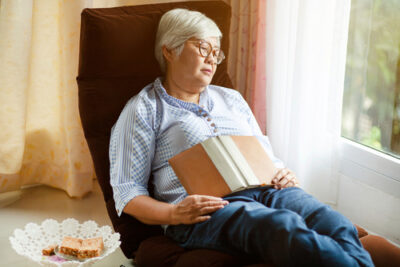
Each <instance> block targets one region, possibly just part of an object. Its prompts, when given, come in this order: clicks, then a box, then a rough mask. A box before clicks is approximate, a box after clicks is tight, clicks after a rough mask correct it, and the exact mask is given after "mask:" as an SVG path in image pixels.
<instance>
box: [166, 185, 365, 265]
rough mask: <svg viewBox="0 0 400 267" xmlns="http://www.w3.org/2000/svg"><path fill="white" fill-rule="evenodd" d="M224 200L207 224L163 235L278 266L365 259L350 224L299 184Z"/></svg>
mask: <svg viewBox="0 0 400 267" xmlns="http://www.w3.org/2000/svg"><path fill="white" fill-rule="evenodd" d="M225 199H226V200H228V201H229V204H228V205H227V206H225V207H224V208H222V209H220V210H218V211H216V212H215V213H213V214H212V216H211V218H210V219H209V220H207V221H206V222H203V223H198V224H195V225H178V226H170V227H168V230H167V235H169V236H170V237H172V238H173V239H175V240H176V241H178V242H179V243H180V244H181V245H182V246H183V247H186V248H209V249H217V250H221V251H225V252H228V253H234V254H237V253H245V254H253V255H258V256H259V257H261V258H263V259H264V260H265V261H269V260H272V261H273V262H274V263H277V264H279V265H292V264H293V262H292V260H293V259H294V258H298V257H301V258H302V259H303V260H305V261H306V262H308V263H310V262H314V263H318V264H319V265H323V264H322V262H321V261H324V260H328V259H329V260H333V262H334V263H335V259H331V258H337V257H341V258H343V259H341V260H339V261H336V263H335V264H336V265H337V264H341V265H344V264H345V263H350V262H353V263H354V262H355V261H354V259H353V258H354V257H356V258H358V257H361V258H365V257H366V255H364V254H365V253H366V252H365V253H364V251H363V249H362V247H361V244H360V243H359V241H358V238H357V232H356V229H355V228H354V226H353V225H352V224H351V222H350V221H348V220H347V219H346V218H345V217H344V216H342V215H340V214H339V213H337V212H335V211H333V210H332V209H331V208H330V207H329V206H327V205H324V204H322V203H320V202H319V201H318V200H316V199H315V198H313V197H312V196H310V195H309V194H307V193H305V192H304V191H303V190H301V189H300V188H287V189H283V190H276V189H273V188H271V187H263V188H254V189H249V190H245V191H241V192H236V193H233V194H231V195H229V196H227V197H225ZM348 253H350V254H354V255H351V256H349V255H347V254H348ZM307 255H308V256H307ZM368 260H369V259H368V257H367V258H365V265H366V266H368ZM297 262H298V264H300V263H301V262H300V261H297ZM345 265H346V264H345ZM347 265H348V266H350V265H353V264H347ZM332 266H334V265H332ZM355 266H356V265H355Z"/></svg>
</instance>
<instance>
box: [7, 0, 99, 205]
mask: <svg viewBox="0 0 400 267" xmlns="http://www.w3.org/2000/svg"><path fill="white" fill-rule="evenodd" d="M89 4H90V1H61V0H60V1H54V0H36V1H33V0H24V1H15V0H2V1H1V6H0V36H1V37H0V129H1V130H0V192H5V191H11V190H17V189H20V188H21V186H23V185H29V184H36V183H40V184H46V185H50V186H52V187H56V188H61V189H63V190H65V191H66V192H67V193H68V195H69V196H73V197H81V196H83V195H85V194H86V193H88V192H90V191H91V190H92V183H93V177H94V170H93V166H92V161H91V157H90V154H89V150H88V148H87V144H86V140H85V138H84V135H83V131H82V127H81V124H80V119H79V111H78V90H77V84H76V81H75V77H76V75H77V68H78V47H79V33H80V13H81V11H82V9H83V8H84V7H87V6H88V5H89Z"/></svg>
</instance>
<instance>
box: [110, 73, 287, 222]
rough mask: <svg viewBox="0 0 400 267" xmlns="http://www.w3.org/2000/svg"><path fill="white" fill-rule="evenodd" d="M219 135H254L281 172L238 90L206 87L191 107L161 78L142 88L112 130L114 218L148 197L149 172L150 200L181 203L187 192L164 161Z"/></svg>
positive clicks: (125, 108) (266, 140)
mask: <svg viewBox="0 0 400 267" xmlns="http://www.w3.org/2000/svg"><path fill="white" fill-rule="evenodd" d="M217 135H252V136H257V137H258V139H259V140H260V141H261V143H262V144H263V146H264V148H265V150H266V152H267V153H268V155H269V156H270V157H271V159H272V161H273V162H274V164H275V165H276V167H278V168H283V163H282V161H280V160H279V159H278V158H276V157H275V156H274V154H273V152H272V148H271V145H270V142H269V140H268V137H267V136H264V135H262V132H261V130H260V128H259V126H258V124H257V122H256V120H255V118H254V116H253V114H252V112H251V110H250V108H249V106H248V105H247V103H246V101H245V100H244V99H243V98H242V96H241V95H240V93H238V92H237V91H235V90H232V89H227V88H224V87H220V86H215V85H209V86H207V87H206V89H205V90H204V91H203V92H202V93H201V94H200V99H199V104H195V103H189V102H184V101H182V100H179V99H177V98H174V97H172V96H170V95H168V94H167V92H166V91H165V89H164V88H163V86H162V84H161V78H157V79H156V80H155V81H154V82H153V83H151V84H149V85H147V86H146V87H145V88H143V89H142V90H141V91H140V92H139V94H137V95H136V96H134V97H132V98H131V99H130V100H129V101H128V103H127V104H126V106H125V107H124V109H123V111H122V112H121V115H120V116H119V118H118V121H117V122H116V123H115V125H114V126H113V128H112V131H111V140H110V154H109V156H110V182H111V186H112V188H113V194H114V200H115V207H116V210H117V213H118V215H121V213H122V211H123V209H124V207H125V205H126V204H127V203H128V202H129V201H130V200H131V199H133V198H134V197H136V196H140V195H149V192H148V190H147V184H148V180H149V176H150V175H151V174H152V175H153V178H154V180H153V183H154V198H156V199H157V200H160V201H164V202H168V203H174V204H175V203H178V202H180V201H181V200H183V199H184V198H185V197H186V196H187V193H186V191H185V189H184V188H183V187H182V185H181V183H180V182H179V180H178V178H177V176H176V175H175V173H174V171H173V170H172V168H171V166H170V165H169V164H168V159H170V158H171V157H173V156H175V155H176V154H178V153H180V152H181V151H183V150H186V149H188V148H190V147H192V146H194V145H196V144H198V143H200V142H202V141H204V140H206V139H208V138H210V137H213V136H217Z"/></svg>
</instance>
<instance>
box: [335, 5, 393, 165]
mask: <svg viewBox="0 0 400 267" xmlns="http://www.w3.org/2000/svg"><path fill="white" fill-rule="evenodd" d="M399 53H400V1H399V0H352V2H351V13H350V25H349V35H348V46H347V60H346V73H345V85H344V96H343V113H342V136H343V137H345V138H347V139H350V140H353V141H355V142H357V143H359V144H363V145H365V146H368V147H371V148H373V149H376V150H378V151H381V152H383V153H386V154H388V155H390V156H392V157H395V158H400V55H399Z"/></svg>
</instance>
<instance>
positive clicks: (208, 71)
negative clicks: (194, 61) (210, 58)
mask: <svg viewBox="0 0 400 267" xmlns="http://www.w3.org/2000/svg"><path fill="white" fill-rule="evenodd" d="M201 71H202V72H204V73H206V74H207V75H211V74H212V70H210V69H202V70H201Z"/></svg>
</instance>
